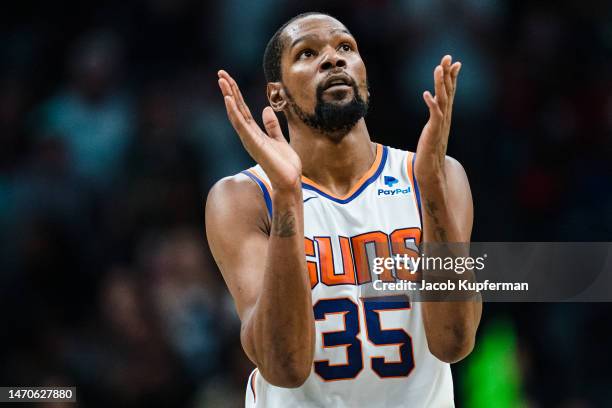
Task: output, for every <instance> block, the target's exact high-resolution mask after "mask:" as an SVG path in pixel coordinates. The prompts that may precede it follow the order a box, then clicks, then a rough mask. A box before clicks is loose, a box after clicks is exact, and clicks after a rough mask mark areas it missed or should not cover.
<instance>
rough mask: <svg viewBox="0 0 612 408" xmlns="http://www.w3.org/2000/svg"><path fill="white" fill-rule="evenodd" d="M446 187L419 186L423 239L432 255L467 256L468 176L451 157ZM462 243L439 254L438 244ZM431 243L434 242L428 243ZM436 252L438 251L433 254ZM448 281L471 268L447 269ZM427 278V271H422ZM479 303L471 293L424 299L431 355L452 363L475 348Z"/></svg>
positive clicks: (471, 215)
mask: <svg viewBox="0 0 612 408" xmlns="http://www.w3.org/2000/svg"><path fill="white" fill-rule="evenodd" d="M445 173H446V183H445V184H446V186H442V185H441V184H439V185H436V184H430V185H427V184H425V185H423V186H421V185H419V187H420V189H421V202H422V206H423V242H424V248H425V250H426V251H427V250H428V249H429V248H431V247H436V248H435V249H433V248H432V250H433V252H434V253H431V255H435V256H453V255H454V256H468V255H469V253H468V244H467V243H469V242H470V235H471V233H472V221H473V218H474V210H473V204H472V193H471V191H470V185H469V183H468V179H467V175H466V174H465V170H464V169H463V167H462V166H461V164H460V163H459V162H458V161H456V160H455V159H452V158H450V157H446V159H445ZM447 242H459V243H465V245H462V246H461V248H457V247H459V246H454V247H455V248H452V249H454V253H451V251H449V252H446V253H440V249H441V248H439V246H438V245H436V244H437V243H447ZM428 244H433V245H428ZM435 252H438V253H435ZM450 274H451V275H450V276H448V278H449V279H451V280H455V281H456V280H458V279H470V275H471V271H467V272H466V273H465V274H463V275H457V274H455V273H454V272H450ZM423 277H424V278H425V279H427V272H426V271H425V272H424V273H423ZM431 280H434V279H431ZM481 313H482V303H481V302H480V297H479V296H478V295H477V294H476V293H474V300H471V301H460V302H459V301H455V302H452V301H433V302H423V323H424V326H425V332H426V334H427V343H428V345H429V349H430V351H431V352H432V354H433V355H435V356H436V357H438V358H439V359H440V360H442V361H445V362H448V363H454V362H457V361H459V360H461V359H463V358H464V357H466V356H467V355H468V354H469V353H470V352H471V351H472V349H473V348H474V340H475V336H476V329H477V328H478V323H479V322H480V316H481Z"/></svg>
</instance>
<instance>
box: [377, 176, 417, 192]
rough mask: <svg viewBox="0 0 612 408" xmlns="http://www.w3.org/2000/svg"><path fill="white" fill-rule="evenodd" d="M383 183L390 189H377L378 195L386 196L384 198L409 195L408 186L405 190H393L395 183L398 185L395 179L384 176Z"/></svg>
mask: <svg viewBox="0 0 612 408" xmlns="http://www.w3.org/2000/svg"><path fill="white" fill-rule="evenodd" d="M384 182H385V185H387V186H389V187H391V188H390V189H386V188H379V189H378V195H379V196H381V195H386V196H394V195H401V194H410V186H408V187H406V188H399V187H398V188H393V186H394V185H396V184H397V183H399V180H398V179H396V178H395V177H392V176H385V178H384Z"/></svg>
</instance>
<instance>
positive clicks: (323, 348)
mask: <svg viewBox="0 0 612 408" xmlns="http://www.w3.org/2000/svg"><path fill="white" fill-rule="evenodd" d="M413 158H414V154H413V153H411V152H406V151H403V150H399V149H393V148H390V147H387V146H382V145H379V144H378V145H376V160H375V161H374V164H373V165H372V167H371V168H370V169H369V170H368V172H367V173H366V174H365V175H364V176H363V177H362V178H361V179H360V180H359V182H358V183H357V185H356V186H354V187H353V188H352V189H351V191H349V193H348V194H346V195H345V196H342V197H338V196H336V195H334V194H332V193H331V192H329V191H327V190H325V188H323V187H321V186H318V185H317V184H316V183H314V182H313V181H312V180H309V179H307V178H306V177H303V179H302V187H303V188H302V190H303V196H304V235H305V237H304V245H305V249H306V261H307V265H308V272H309V275H310V283H311V287H312V304H313V311H314V317H315V326H316V346H315V347H316V348H315V356H314V360H315V361H314V364H313V367H312V371H311V374H310V376H309V377H308V379H307V380H306V382H305V383H304V384H303V385H302V386H301V387H299V388H294V389H288V388H280V387H276V386H274V385H271V384H269V383H268V382H267V381H266V380H265V379H264V378H263V377H262V376H261V374H259V372H258V371H257V369H255V370H254V371H253V373H252V374H251V376H250V377H249V382H248V386H247V392H246V406H247V407H265V408H276V407H282V408H285V407H307V408H310V407H339V408H341V407H368V408H370V407H418V408H424V407H453V406H454V399H453V382H452V377H451V371H450V365H449V364H447V363H444V362H442V361H440V360H438V359H437V358H436V357H434V356H433V355H432V354H431V352H430V351H429V349H428V347H427V339H426V337H425V330H424V327H423V320H422V317H421V305H420V303H418V302H411V301H410V300H409V299H408V298H407V297H405V296H402V295H399V294H398V295H393V294H391V295H389V293H386V294H382V293H381V296H383V295H386V296H387V297H385V298H384V299H383V298H381V297H372V296H371V295H372V290H368V291H367V294H366V293H364V292H366V291H365V290H364V288H365V287H366V286H368V285H369V286H370V288H371V284H372V281H373V280H376V279H383V280H389V279H391V280H392V279H393V278H394V277H395V276H396V275H397V274H398V273H399V271H397V270H385V271H384V272H383V273H382V274H380V275H377V274H375V273H373V258H374V257H389V256H392V255H395V254H396V253H400V254H402V253H406V254H410V255H416V252H415V249H416V244H417V243H419V242H420V240H421V215H420V198H419V192H418V185H417V184H416V182H415V179H414V177H413V176H412V173H413V171H412V168H413V164H414V160H413ZM243 173H244V174H246V175H247V176H249V177H250V178H251V179H252V180H254V181H255V182H256V183H257V184H258V185H259V186H260V188H261V190H262V193H263V196H264V199H265V202H266V206H267V208H268V211H269V214H270V215H271V214H272V212H273V210H274V209H273V208H272V202H271V199H270V183H269V179H268V178H267V176H266V175H265V173H264V172H263V170H262V169H261V167H260V166H255V167H253V168H251V169H248V170H246V171H244V172H243Z"/></svg>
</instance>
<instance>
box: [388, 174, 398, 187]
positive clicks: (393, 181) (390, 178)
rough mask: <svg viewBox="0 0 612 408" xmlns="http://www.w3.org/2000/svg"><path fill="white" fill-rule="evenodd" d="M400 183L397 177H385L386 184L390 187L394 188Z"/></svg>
mask: <svg viewBox="0 0 612 408" xmlns="http://www.w3.org/2000/svg"><path fill="white" fill-rule="evenodd" d="M398 182H399V180H398V179H396V178H395V177H391V176H385V184H386V185H388V186H389V187H393V185H394V184H397V183H398Z"/></svg>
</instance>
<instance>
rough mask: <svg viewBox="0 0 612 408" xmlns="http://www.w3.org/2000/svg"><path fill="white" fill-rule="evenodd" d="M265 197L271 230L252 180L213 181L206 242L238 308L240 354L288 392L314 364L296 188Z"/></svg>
mask: <svg viewBox="0 0 612 408" xmlns="http://www.w3.org/2000/svg"><path fill="white" fill-rule="evenodd" d="M271 196H272V205H273V209H274V215H273V218H272V221H271V223H270V222H268V218H267V212H266V211H267V210H266V207H265V204H264V200H263V199H262V197H261V191H259V188H258V187H257V186H256V185H255V184H254V183H253V182H252V181H251V180H249V179H248V178H247V177H246V176H244V175H238V176H234V177H230V178H226V179H223V180H221V181H219V182H218V183H217V184H216V185H215V186H214V187H213V188H212V189H211V191H210V193H209V195H208V199H207V202H206V234H207V238H208V242H209V245H210V248H211V251H212V254H213V256H214V258H215V260H216V262H217V265H218V266H219V269H220V270H221V273H222V274H223V278H224V279H225V282H226V283H227V286H228V288H229V290H230V293H231V294H232V296H233V298H234V301H235V303H236V307H237V309H238V314H239V316H240V319H241V341H242V346H243V348H244V350H245V352H246V354H247V355H248V357H249V358H250V359H251V361H253V363H254V364H255V365H257V367H258V368H259V371H260V373H261V375H262V376H263V377H264V378H265V379H266V380H267V381H268V382H269V383H271V384H273V385H276V386H279V387H286V388H292V387H298V386H300V385H301V384H303V383H304V381H305V380H306V378H307V377H308V375H310V371H311V368H312V362H313V356H314V317H313V312H312V299H311V292H310V282H309V279H308V272H307V268H306V258H305V255H304V238H303V237H304V217H303V202H302V192H301V186H296V187H295V188H290V189H286V190H283V191H277V190H275V191H272V192H271ZM270 224H271V225H270Z"/></svg>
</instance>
